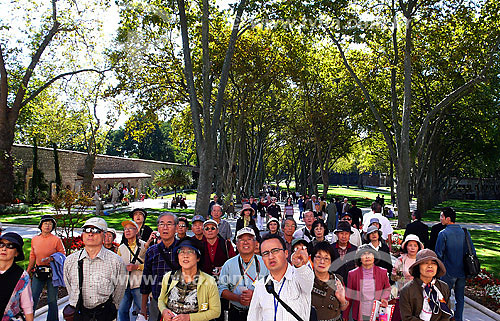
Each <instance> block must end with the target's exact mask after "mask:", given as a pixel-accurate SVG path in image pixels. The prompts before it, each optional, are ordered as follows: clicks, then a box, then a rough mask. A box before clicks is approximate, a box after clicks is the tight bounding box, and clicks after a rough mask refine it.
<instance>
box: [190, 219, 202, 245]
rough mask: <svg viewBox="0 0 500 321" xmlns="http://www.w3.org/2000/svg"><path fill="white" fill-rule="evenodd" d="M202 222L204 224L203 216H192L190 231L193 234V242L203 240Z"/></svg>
mask: <svg viewBox="0 0 500 321" xmlns="http://www.w3.org/2000/svg"><path fill="white" fill-rule="evenodd" d="M203 222H205V218H204V217H203V216H201V215H195V216H193V219H192V220H191V231H192V232H193V234H194V235H193V236H191V238H192V239H193V240H194V239H196V240H198V241H200V242H201V240H203Z"/></svg>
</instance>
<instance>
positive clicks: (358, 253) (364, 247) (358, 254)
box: [356, 244, 379, 262]
mask: <svg viewBox="0 0 500 321" xmlns="http://www.w3.org/2000/svg"><path fill="white" fill-rule="evenodd" d="M366 252H370V253H372V254H373V257H374V258H375V262H376V261H377V260H378V259H379V254H378V252H377V250H375V249H374V248H373V247H371V246H370V244H363V245H360V246H359V247H358V249H357V250H356V260H358V259H360V258H361V255H362V254H363V253H366Z"/></svg>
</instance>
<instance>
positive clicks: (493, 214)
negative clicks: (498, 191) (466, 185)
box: [423, 200, 500, 224]
mask: <svg viewBox="0 0 500 321" xmlns="http://www.w3.org/2000/svg"><path fill="white" fill-rule="evenodd" d="M446 206H451V207H453V208H454V209H455V211H456V212H457V223H460V222H464V223H479V224H484V223H490V224H492V223H493V224H500V201H499V200H448V201H445V202H443V203H441V204H439V205H438V206H436V207H435V208H433V209H432V210H429V211H427V213H425V215H424V217H423V219H424V220H425V221H439V214H440V213H441V208H443V207H446Z"/></svg>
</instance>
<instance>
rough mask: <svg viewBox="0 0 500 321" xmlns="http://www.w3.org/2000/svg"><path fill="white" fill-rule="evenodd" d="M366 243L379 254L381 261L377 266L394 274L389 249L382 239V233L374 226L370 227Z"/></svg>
mask: <svg viewBox="0 0 500 321" xmlns="http://www.w3.org/2000/svg"><path fill="white" fill-rule="evenodd" d="M365 242H367V244H368V245H369V246H371V247H372V248H373V249H374V250H375V251H377V252H378V257H379V260H378V262H377V263H376V265H378V266H380V267H381V268H384V269H386V270H387V272H388V273H389V275H390V274H391V273H392V259H391V254H390V250H389V247H388V246H387V244H386V243H385V242H384V240H383V239H382V231H381V230H380V229H379V228H377V227H376V226H374V225H372V226H370V227H368V230H367V231H366V234H365Z"/></svg>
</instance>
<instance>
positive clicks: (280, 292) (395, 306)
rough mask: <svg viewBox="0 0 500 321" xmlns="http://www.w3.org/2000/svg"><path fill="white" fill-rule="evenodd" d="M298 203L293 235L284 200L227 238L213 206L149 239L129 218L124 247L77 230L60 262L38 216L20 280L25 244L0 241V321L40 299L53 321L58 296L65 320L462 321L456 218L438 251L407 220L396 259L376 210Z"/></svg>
mask: <svg viewBox="0 0 500 321" xmlns="http://www.w3.org/2000/svg"><path fill="white" fill-rule="evenodd" d="M296 199H297V200H298V201H302V202H301V203H299V204H301V205H300V206H297V207H298V209H299V215H300V217H301V220H303V222H304V224H305V226H303V227H302V228H300V229H298V228H297V222H296V221H295V219H294V210H295V208H296V207H295V208H294V203H293V198H292V197H288V196H287V197H284V201H285V205H284V209H283V210H282V209H281V206H280V205H278V204H277V199H276V198H275V197H274V196H273V197H270V198H269V200H266V198H265V197H263V198H261V199H260V200H259V201H257V200H256V199H254V198H253V197H250V198H249V199H248V200H247V201H245V203H244V204H243V205H242V209H241V211H240V212H239V213H238V219H237V221H236V229H235V232H234V235H233V231H232V230H231V225H230V223H229V222H228V221H227V220H225V219H224V218H223V217H222V216H223V215H222V207H221V205H220V204H219V203H218V201H217V199H214V201H212V202H211V204H210V207H209V211H210V213H209V215H208V216H207V217H203V216H201V215H195V216H193V217H192V218H191V219H188V218H186V217H183V216H181V217H177V215H175V214H173V213H170V212H163V213H161V214H160V215H159V216H158V218H157V221H156V223H157V224H156V226H155V228H154V229H153V228H152V227H150V226H148V225H147V224H146V218H147V215H148V213H147V212H146V211H145V210H144V209H134V210H133V211H132V212H131V213H130V219H126V220H124V221H122V222H121V227H122V229H123V237H122V239H121V243H117V242H115V240H116V237H117V231H116V230H114V229H112V228H109V227H108V224H107V222H106V221H105V220H104V219H103V218H101V217H93V218H90V219H88V220H87V221H86V222H85V223H84V224H83V226H82V239H83V244H84V248H83V249H81V250H78V251H76V252H74V253H72V254H70V255H69V256H68V257H67V258H66V257H65V255H64V254H65V249H64V246H63V244H62V242H61V240H60V239H59V237H57V236H56V235H55V234H54V233H53V232H54V230H55V229H56V225H57V222H56V221H55V220H54V218H53V217H52V216H50V215H44V216H42V218H41V220H40V224H39V229H40V234H39V235H37V236H35V237H34V238H33V239H32V241H31V253H30V256H29V265H28V267H27V271H24V270H23V269H22V268H21V267H19V266H18V265H17V264H16V263H15V262H17V261H20V260H23V259H24V254H23V245H24V243H23V239H22V238H21V237H20V236H19V235H18V234H16V233H13V232H9V233H5V234H2V235H0V284H2V289H1V290H0V311H3V318H2V320H11V319H16V318H24V319H25V320H33V311H34V310H35V309H36V307H37V304H38V301H39V298H40V294H41V292H42V290H43V288H44V287H46V289H47V305H48V314H47V320H58V319H59V318H58V310H57V293H58V287H66V289H67V292H68V295H69V304H68V305H67V306H66V307H65V309H64V315H65V319H67V320H99V321H100V320H103V321H104V320H106V321H107V320H114V319H117V320H119V321H121V320H127V321H128V320H144V319H147V320H154V321H156V320H166V321H167V320H174V321H184V320H193V321H196V320H207V321H208V320H234V321H241V320H252V321H253V320H259V321H260V320H262V321H264V320H265V321H268V320H275V321H276V320H303V321H306V320H328V321H334V320H372V317H373V313H379V312H380V313H389V314H392V315H391V318H392V320H395V321H397V320H426V321H427V320H448V319H450V318H454V319H455V320H462V313H463V289H464V286H465V274H464V266H463V261H462V259H463V256H464V254H465V247H466V244H465V242H464V233H466V232H467V231H464V230H462V229H461V228H460V226H459V225H458V224H455V219H456V214H455V212H454V210H453V209H451V208H444V209H443V210H442V212H441V223H440V224H441V225H442V226H443V228H441V227H440V228H441V231H439V233H438V234H437V237H436V241H435V247H430V245H431V242H429V241H428V239H429V238H428V229H427V226H426V225H425V224H423V223H421V222H420V219H421V218H420V215H419V213H418V212H416V213H413V218H414V221H413V222H412V223H411V224H410V225H409V226H408V229H407V232H408V234H406V235H405V238H404V241H403V243H402V247H401V252H402V254H401V255H400V256H399V257H397V258H394V257H393V255H392V254H391V235H392V233H393V230H392V227H391V225H390V221H389V220H387V217H386V216H385V215H383V214H382V204H381V202H380V201H378V202H374V203H373V204H372V207H371V211H370V212H369V213H365V214H364V215H363V214H362V212H361V210H360V209H359V208H358V207H357V204H356V202H355V201H353V202H351V203H349V202H348V200H347V199H344V200H343V201H342V202H341V201H340V200H336V201H332V202H330V203H329V204H327V203H326V202H324V200H322V199H321V198H317V197H316V196H315V195H312V196H311V198H306V197H302V196H300V197H298V198H296ZM268 201H269V202H268ZM332 215H333V217H332ZM424 226H425V227H424ZM332 228H333V229H332ZM189 230H191V232H192V234H193V235H192V236H188V231H189ZM434 230H435V229H433V232H434ZM436 230H437V228H436ZM0 233H1V226H0ZM190 234H191V233H190ZM431 239H432V236H431ZM450 289H454V290H455V296H456V306H455V311H452V306H451V303H450ZM384 309H385V310H384ZM383 311H385V312H383Z"/></svg>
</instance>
